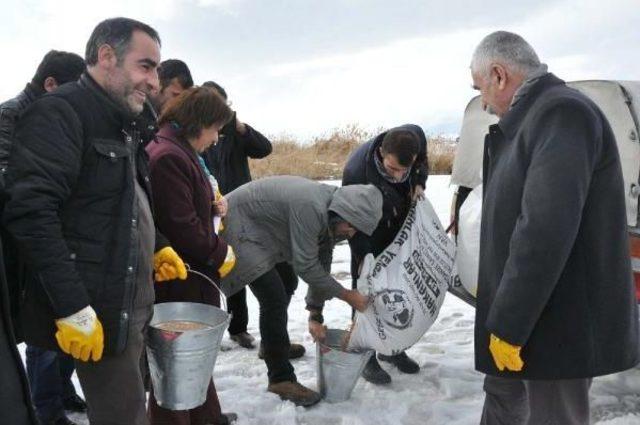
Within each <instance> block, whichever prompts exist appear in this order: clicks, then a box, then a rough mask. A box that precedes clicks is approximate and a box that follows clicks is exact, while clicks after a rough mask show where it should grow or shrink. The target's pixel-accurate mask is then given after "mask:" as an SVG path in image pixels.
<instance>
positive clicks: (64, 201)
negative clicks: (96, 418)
mask: <svg viewBox="0 0 640 425" xmlns="http://www.w3.org/2000/svg"><path fill="white" fill-rule="evenodd" d="M140 125H141V122H140V121H139V120H138V119H137V117H132V116H130V115H128V114H127V113H125V112H124V111H123V110H122V109H121V108H120V107H119V106H118V105H117V104H116V103H114V102H113V101H112V100H111V99H110V98H109V97H108V96H107V94H106V93H105V92H104V91H103V90H102V88H101V87H100V86H99V85H98V84H97V83H96V82H95V81H94V80H93V79H92V78H91V77H90V76H89V75H88V74H86V73H85V74H83V75H82V77H81V78H80V80H79V81H78V82H74V83H69V84H65V85H63V86H61V87H60V88H58V89H57V90H56V91H55V92H53V93H49V94H46V95H44V96H42V97H41V98H40V99H38V100H37V101H36V102H35V103H34V104H33V105H32V106H31V107H30V108H28V109H27V111H26V112H25V113H24V114H23V115H22V117H21V118H20V121H19V122H18V124H17V126H16V129H15V138H16V145H15V148H14V151H13V152H12V154H11V160H10V164H9V171H8V174H7V188H6V191H7V193H8V195H9V201H8V202H7V204H6V206H5V211H4V223H5V226H6V227H7V229H8V230H9V232H10V233H11V234H12V235H13V236H14V237H15V239H16V240H17V242H18V244H19V246H20V248H21V250H20V251H21V255H22V256H23V257H24V259H25V263H26V278H25V291H24V294H23V300H22V301H23V303H22V311H21V315H22V319H23V320H22V323H23V331H24V336H25V340H26V341H27V343H29V344H32V345H36V346H38V347H43V348H48V349H56V348H57V344H56V343H55V338H54V332H55V325H54V319H57V318H60V317H67V316H69V315H71V314H73V313H75V312H77V311H79V310H80V309H82V308H84V307H85V306H87V305H91V306H92V307H93V308H94V309H95V311H96V313H97V315H98V317H99V318H100V320H101V322H102V325H103V327H104V331H105V353H107V354H109V353H118V352H121V351H122V350H123V349H124V348H125V346H126V343H127V335H128V325H129V320H130V317H131V311H132V309H133V307H134V306H133V301H134V295H135V286H136V274H137V273H136V272H137V268H138V263H139V260H140V259H139V252H138V243H137V237H136V235H137V232H138V208H137V202H136V201H135V195H134V194H135V184H134V178H137V179H138V182H139V183H140V185H141V186H142V187H143V189H144V190H145V191H146V192H147V195H148V197H149V199H150V200H151V199H152V198H151V196H150V192H151V187H150V182H149V167H148V156H147V154H146V152H145V150H144V147H143V144H142V140H141V130H142V129H140V128H139V127H140ZM134 166H135V168H134ZM167 245H168V243H167V241H166V239H165V238H164V237H162V235H160V234H159V233H156V251H157V250H158V249H160V248H161V247H164V246H167Z"/></svg>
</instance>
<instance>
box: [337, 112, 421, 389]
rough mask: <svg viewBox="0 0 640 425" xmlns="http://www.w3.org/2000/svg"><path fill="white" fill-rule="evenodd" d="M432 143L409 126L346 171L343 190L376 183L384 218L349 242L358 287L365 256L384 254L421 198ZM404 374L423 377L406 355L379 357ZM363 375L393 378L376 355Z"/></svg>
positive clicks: (366, 149)
mask: <svg viewBox="0 0 640 425" xmlns="http://www.w3.org/2000/svg"><path fill="white" fill-rule="evenodd" d="M428 173H429V172H428V167H427V139H426V137H425V135H424V132H423V131H422V129H421V128H420V127H419V126H417V125H413V124H407V125H403V126H400V127H396V128H392V129H391V130H389V131H385V132H383V133H381V134H379V135H378V136H376V137H375V138H373V139H372V140H370V141H368V142H367V143H364V144H363V145H362V146H360V147H358V149H356V150H355V151H354V152H353V153H352V154H351V156H350V157H349V159H348V160H347V163H346V165H345V167H344V172H343V174H342V185H343V186H346V185H350V184H368V183H370V184H374V185H375V186H376V187H378V189H380V191H381V192H382V195H383V199H384V203H383V207H382V219H381V220H380V224H378V227H377V228H376V230H375V231H374V232H373V234H372V235H371V236H367V235H365V234H363V233H361V232H358V233H356V235H355V236H354V237H353V238H351V239H350V240H349V247H350V248H351V276H352V279H353V280H352V282H353V288H354V289H355V288H356V286H357V281H358V277H359V271H360V268H361V267H362V261H363V260H364V257H365V256H366V255H367V254H369V253H372V254H373V255H374V256H378V255H380V254H381V253H382V252H383V251H384V250H385V248H386V247H387V246H388V245H389V244H390V243H391V242H393V239H394V238H395V237H396V234H397V233H398V232H399V231H400V228H401V227H402V224H403V223H404V220H405V218H406V217H407V213H408V212H409V208H410V206H411V201H412V199H415V198H416V197H419V196H422V195H423V193H424V186H425V183H426V180H427V175H428ZM378 359H380V360H382V361H386V362H390V363H392V364H394V365H396V366H397V367H398V369H399V370H400V371H401V372H404V373H418V371H419V370H420V367H419V366H418V364H417V363H416V362H415V361H413V360H412V359H411V358H409V357H408V356H407V354H406V353H405V352H402V353H400V354H397V355H395V356H384V355H382V354H380V355H378ZM362 376H363V377H364V378H365V379H366V380H367V381H369V382H371V383H374V384H389V383H390V382H391V376H390V375H389V374H388V373H387V372H386V371H385V370H384V369H382V368H381V367H380V364H379V363H378V361H377V360H376V356H372V357H371V360H369V362H368V363H367V365H366V367H365V369H364V371H363V372H362Z"/></svg>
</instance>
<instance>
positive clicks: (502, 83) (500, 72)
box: [491, 63, 507, 90]
mask: <svg viewBox="0 0 640 425" xmlns="http://www.w3.org/2000/svg"><path fill="white" fill-rule="evenodd" d="M491 72H492V74H493V76H494V78H496V82H497V83H498V89H500V90H504V88H505V87H506V86H507V70H506V68H505V67H504V66H502V65H500V64H499V63H495V64H493V65H491Z"/></svg>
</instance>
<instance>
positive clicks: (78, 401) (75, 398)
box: [62, 394, 87, 413]
mask: <svg viewBox="0 0 640 425" xmlns="http://www.w3.org/2000/svg"><path fill="white" fill-rule="evenodd" d="M62 406H63V407H64V410H68V411H70V412H75V413H85V412H86V411H87V403H86V402H85V401H84V400H83V399H82V397H80V396H79V395H78V394H74V395H72V396H71V397H69V398H65V399H64V400H62Z"/></svg>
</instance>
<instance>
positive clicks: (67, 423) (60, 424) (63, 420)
mask: <svg viewBox="0 0 640 425" xmlns="http://www.w3.org/2000/svg"><path fill="white" fill-rule="evenodd" d="M46 425H78V424H77V423H75V422H73V421H72V420H71V419H69V418H67V417H66V416H61V417H60V418H58V419H56V420H55V421H51V422H47V423H46Z"/></svg>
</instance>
